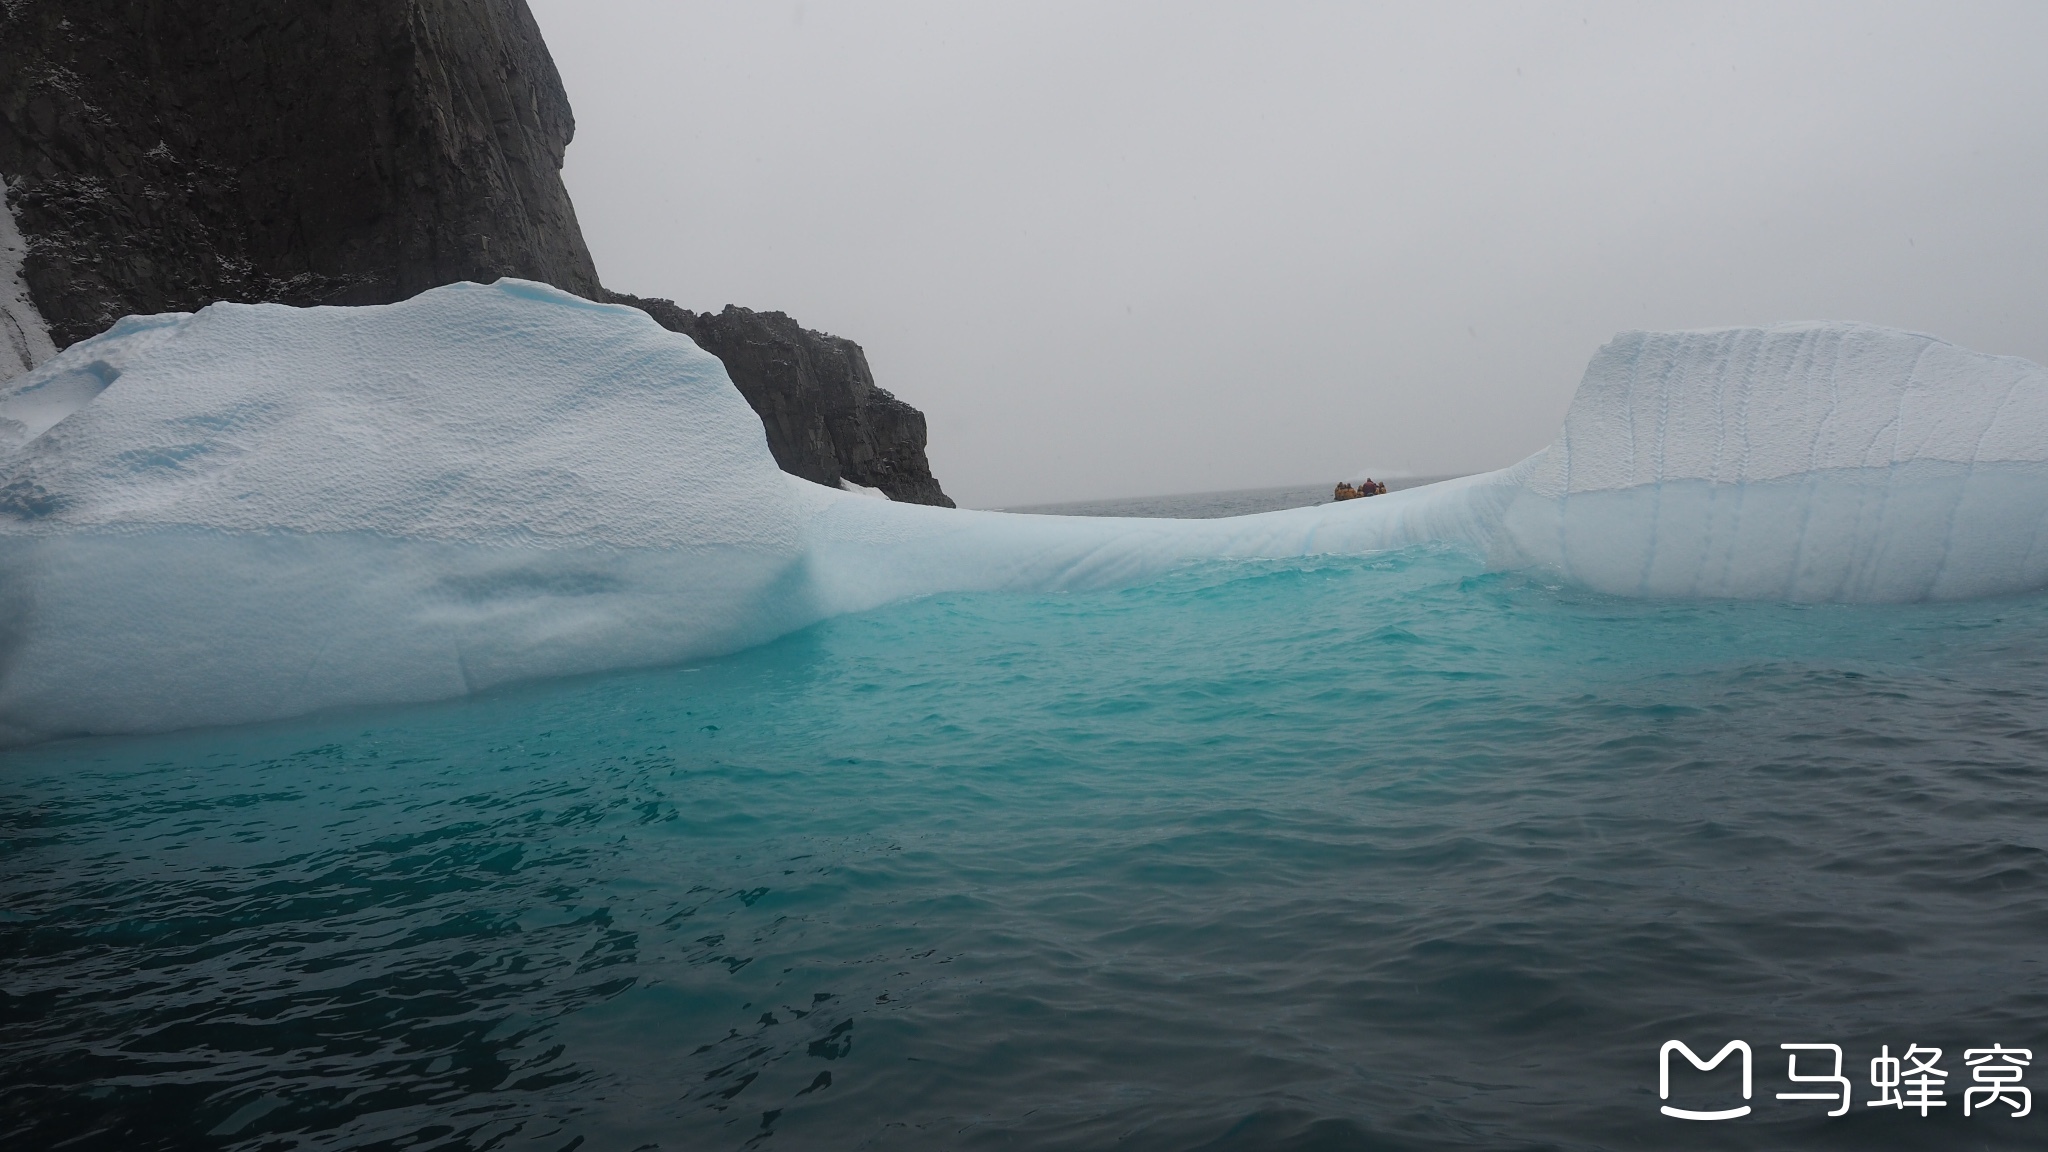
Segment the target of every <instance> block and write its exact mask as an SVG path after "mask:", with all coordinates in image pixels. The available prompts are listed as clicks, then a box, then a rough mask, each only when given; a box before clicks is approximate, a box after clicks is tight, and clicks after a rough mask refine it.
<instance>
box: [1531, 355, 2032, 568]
mask: <svg viewBox="0 0 2048 1152" xmlns="http://www.w3.org/2000/svg"><path fill="white" fill-rule="evenodd" d="M2044 461H2048V373H2044V371H2043V370H2042V368H2041V366H2040V365H2038V364H2034V363H2032V362H2030V361H2026V360H2020V359H2016V358H2014V357H2009V356H1986V355H1984V354H1982V353H1977V352H1971V351H1969V350H1967V349H1963V348H1958V347H1956V346H1955V345H1953V344H1949V343H1946V342H1944V341H1941V340H1937V339H1935V338H1934V337H1931V336H1922V335H1918V334H1915V333H1909V332H1900V331H1896V330H1893V329H1889V328H1878V327H1874V326H1871V325H1867V324H1841V323H1805V324H1781V325H1778V326H1775V327H1772V328H1761V329H1759V328H1733V329H1726V330H1721V331H1710V332H1631V333H1626V334H1624V335H1622V336H1618V337H1616V338H1615V339H1614V340H1613V341H1612V342H1610V343H1609V344H1607V345H1606V346H1605V347H1603V348H1602V349H1600V351H1599V353H1598V354H1597V355H1595V356H1594V358H1593V362H1592V363H1591V364H1590V365H1589V366H1588V367H1587V369H1586V376H1585V380H1584V382H1583V383H1581V384H1580V386H1579V391H1578V395H1577V396H1576V397H1574V398H1573V400H1572V406H1571V410H1570V412H1569V413H1568V414H1567V415H1566V417H1565V427H1564V431H1563V433H1562V434H1561V435H1560V436H1559V437H1558V439H1557V441H1556V442H1555V443H1553V444H1552V445H1551V446H1550V447H1548V448H1546V449H1544V450H1543V451H1542V452H1539V453H1537V454H1536V455H1535V456H1534V457H1531V458H1530V459H1529V460H1527V461H1525V462H1523V463H1522V464H1520V465H1517V466H1516V467H1515V468H1513V469H1509V470H1508V471H1507V472H1506V473H1503V474H1501V475H1502V476H1503V477H1507V478H1512V479H1513V481H1514V482H1515V483H1516V484H1517V486H1518V487H1519V488H1520V489H1521V491H1519V492H1518V493H1517V495H1516V498H1515V499H1514V500H1513V501H1512V502H1511V505H1510V509H1509V512H1508V514H1507V515H1506V517H1505V519H1504V522H1503V525H1502V528H1501V531H1500V532H1499V534H1498V535H1497V537H1496V538H1495V540H1494V541H1493V544H1492V548H1491V552H1492V554H1493V556H1494V559H1495V561H1496V562H1497V563H1502V564H1537V565H1542V566H1546V567H1550V568H1554V569H1557V570H1558V571H1560V572H1562V573H1563V574H1564V575H1566V576H1567V577H1569V578H1571V579H1573V580H1574V581H1576V582H1578V583H1581V584H1584V585H1586V586H1588V587H1592V588H1596V589H1599V590H1601V591H1606V592H1616V593H1622V594H1636V595H1650V596H1740V597H1755V598H1782V599H1789V600H1840V601H1904V600H1918V599H1926V598H1956V597H1964V596H1983V595H1994V594H1998V593H2002V592H2014V591H2019V590H2023V589H2029V588H2038V587H2041V586H2043V585H2044V584H2048V548H2044V543H2048V541H2044V527H2048V523H2044V517H2048V467H2044Z"/></svg>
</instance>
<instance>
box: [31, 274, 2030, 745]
mask: <svg viewBox="0 0 2048 1152" xmlns="http://www.w3.org/2000/svg"><path fill="white" fill-rule="evenodd" d="M2044 449H2048V380H2044V373H2043V371H2042V369H2041V368H2040V367H2038V366H2036V365H2033V364H2030V363H2028V362H2025V361H2021V360H2014V359H2010V358H2000V357H1991V356H1982V355H1978V354H1976V353H1972V352H1968V351H1965V350H1963V349H1959V348H1955V347H1953V346H1951V345H1948V344H1944V343H1942V342H1941V341H1938V340H1934V339H1932V338H1929V337H1925V336H1915V335H1911V334H1908V333H1902V332H1894V331H1890V330H1886V329H1879V328H1871V327H1867V326H1861V325H1844V324H1805V325H1788V326H1781V327H1777V328H1771V329H1740V330H1729V331H1725V332H1695V333H1633V334H1628V335H1624V336H1621V337H1618V338H1617V339H1616V340H1615V341H1614V342H1612V343H1610V344H1609V345H1608V346H1606V347H1605V348H1603V349H1601V351H1600V353H1599V354H1598V355H1597V356H1596V357H1595V359H1594V361H1593V363H1592V365H1591V366H1590V367H1589V368H1588V370H1587V374H1586V381H1585V383H1584V384H1583V385H1582V387H1581V389H1580V392H1579V395H1578V397H1577V399H1576V400H1575V401H1574V402H1573V405H1572V408H1571V412H1570V414H1569V416H1568V417H1567V419H1566V427H1565V431H1564V433H1563V434H1562V435H1561V436H1560V438H1559V439H1558V441H1557V442H1556V443H1555V444H1553V445H1552V446H1551V447H1550V448H1548V449H1545V450H1544V451H1543V452H1540V453H1538V454H1537V455H1536V456H1533V457H1531V458H1530V459H1528V460H1526V461H1524V462H1522V463H1521V464H1518V465H1516V466H1514V467H1512V468H1508V469H1504V470H1502V471H1500V472H1495V473H1489V474H1487V475H1484V476H1475V477H1468V478H1466V479H1463V480H1457V481H1451V482H1448V483H1444V484H1435V485H1430V486H1427V487H1424V488H1417V489H1410V490H1407V491H1403V492H1397V493H1393V494H1391V495H1388V496H1380V497H1375V498H1373V499H1371V500H1356V501H1349V502H1346V503H1343V504H1330V505H1324V506H1322V507H1317V508H1301V509H1294V510H1290V511H1285V512H1273V513H1266V514H1263V515H1258V516H1243V517H1235V518H1228V519H1216V520H1145V519H1124V518H1116V519H1095V518H1086V517H1059V516H1028V515H1015V514H1006V513H997V512H972V511H956V510H952V509H944V508H933V507H926V506H922V505H913V504H899V503H892V502H888V501H881V500H872V499H866V498H863V497H862V496H857V495H853V494H850V493H846V492H841V491H836V490H832V489H827V488H824V487H821V486H818V485H814V484H810V483H807V482H804V481H801V480H797V479H795V478H793V477H790V476H787V475H785V474H783V473H782V472H780V471H778V470H777V469H776V467H775V464H774V461H773V459H772V458H771V457H770V455H769V453H768V450H767V446H766V442H765V439H764V436H763V433H762V430H761V425H760V422H759V420H758V419H757V418H756V417H755V415H754V413H753V412H752V410H751V409H749V408H748V406H747V405H746V403H745V401H744V400H742V399H741V397H740V396H739V394H738V393H737V392H736V391H735V390H734V389H733V388H732V386H731V383H730V382H729V381H728V380H727V378H726V376H725V372H724V368H723V366H722V365H721V364H720V363H719V362H718V361H717V360H716V359H715V358H713V357H710V356H708V355H706V354H704V353H703V352H701V351H699V350H698V349H697V347H696V346H695V345H694V344H692V343H691V342H690V341H689V340H688V338H686V337H683V336H680V335H677V334H675V333H671V332H668V331H666V330H664V329H662V328H660V327H659V326H657V325H655V324H654V323H653V322H652V321H650V320H649V319H648V318H647V317H646V316H645V315H644V314H643V313H641V312H639V311H637V310H634V309H629V308H621V307H612V306H607V305H598V304H592V303H590V302H588V301H585V300H582V299H579V298H577V297H574V296H570V295H568V294H566V293H562V292H558V291H556V290H554V289H552V288H548V287H546V286H543V285H536V284H530V283H525V282H521V281H515V280H506V281H500V282H499V283H497V284H495V285H490V286H483V285H475V284H460V285H453V286H450V287H446V288H440V289H436V290H434V291H431V292H427V293H424V294H422V295H420V296H418V297H415V298H413V299H412V300H409V301H406V302H403V303H400V304H393V305H388V306H382V307H374V308H356V309H335V308H314V309H292V308H284V307H279V306H273V305H257V306H245V305H228V304H221V305H215V306H213V307H209V308H207V309H204V310H203V311H201V312H198V313H194V314H189V315H184V314H180V315H169V316H157V317H131V318H129V319H128V320H125V321H123V322H122V323H121V324H119V325H117V326H116V327H115V328H114V329H113V330H112V331H110V332H108V333H107V334H106V335H104V336H101V337H98V338H95V339H93V340H90V341H86V342H84V343H81V344H79V345H76V346H74V347H72V348H70V349H68V350H66V351H65V352H63V353H62V354H60V355H58V356H57V357H56V358H55V359H53V360H51V361H50V362H49V363H46V364H44V365H42V366H41V367H40V368H38V369H37V370H36V371H35V372H33V373H31V374H29V375H27V376H24V377H22V378H21V379H19V380H17V381H14V382H12V383H11V384H9V385H7V386H5V387H4V388H0V742H19V741H24V740H35V739H44V738H48V737H52V736H59V735H66V734H72V733H101V732H120V731H149V730H158V729H166V728H175V727H182V726H189V725H194V724H208V723H232V722H241V721H248V720H257V719H265V718H271V717H282V716H289V715H294V714H298V713H303V712H306V711H310V710H313V709H318V708H323V707H331V706H335V705H344V704H366V703H388V702H399V701H413V700H429V699H437V698H445V697H450V696H457V695H461V694H464V693H468V692H473V691H476V690H479V689H481V688H485V687H488V686H490V685H494V684H499V683H504V682H507V681H511V680H519V679H529V678H535V677H542V676H552V675H563V674H571V673H578V672H588V671H597V670H603V669H611V668H623V667H632V666H638V665H650V664H658V663H664V662H671V661H676V660H684V659H690V658H694V657H699V656H704V655H710V654H714V653H719V652H726V651H732V650H734V649H737V648H740V647H744V646H746V645H749V644H754V643H759V642H761V641H763V640H766V639H769V638H771V637H773V636H776V635H778V634H781V633H783V632H787V631H789V630H791V629H794V628H798V627H801V626H803V625H804V624H806V623H809V622H811V621H814V620H816V619H819V618H821V617H823V616H826V615H830V614H833V613H838V612H847V611H858V610H862V609H866V608H871V607H875V606H877V605H881V604H885V603H888V602H890V601H893V600H898V599H902V598H905V597H909V596H917V595H923V594H929V593H934V592H945V591H964V590H978V589H1013V590H1022V591H1042V590H1051V589H1066V588H1083V587H1091V586H1102V585H1107V584H1114V583H1119V582H1128V581H1132V580H1137V579H1142V578H1144V577H1147V576H1149V575H1153V574H1156V573H1158V572H1161V571H1163V570H1165V569H1167V568H1169V567H1171V566H1174V565H1177V564H1182V563H1186V562H1189V561H1195V560H1205V559H1218V558H1230V557H1241V558H1284V557H1290V556H1301V555H1310V554H1318V553H1356V552H1368V551H1374V550H1379V549H1387V548H1397V547H1405V546H1410V545H1416V544H1429V543H1440V544H1450V545H1456V546H1461V547H1464V548H1467V549H1469V550H1471V551H1473V552H1474V553H1476V554H1479V555H1483V556H1485V557H1487V558H1488V560H1489V561H1490V562H1491V563H1493V564H1494V565H1496V566H1518V565H1535V566H1542V567H1547V568H1549V569H1552V570H1554V571H1556V572H1558V573H1560V574H1561V575H1563V576H1564V577H1565V578H1567V579H1570V580H1573V581H1576V582H1578V583H1581V584H1583V585H1586V586H1589V587H1592V588H1596V589H1601V590H1606V591H1613V592H1619V593H1625V594H1645V595H1711V596H1759V597H1782V598H1791V599H1810V600H1828V599H1834V600H1912V599H1919V598H1926V597H1953V596H1969V595H1986V594H1995V593H2003V592H2016V591H2022V590H2026V589H2033V588H2039V587H2042V586H2044V585H2048V548H2044V547H2043V544H2042V540H2043V529H2044V517H2048V465H2044V463H2043V461H2044V459H2048V451H2044Z"/></svg>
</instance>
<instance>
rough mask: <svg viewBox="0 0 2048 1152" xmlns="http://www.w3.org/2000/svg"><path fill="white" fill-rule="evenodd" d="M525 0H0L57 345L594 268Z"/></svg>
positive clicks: (11, 149) (19, 157)
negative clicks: (242, 314) (266, 306)
mask: <svg viewBox="0 0 2048 1152" xmlns="http://www.w3.org/2000/svg"><path fill="white" fill-rule="evenodd" d="M574 131H575V121H574V120H573V118H572V117H571V115H570V112H569V100H568V97H567V96H566V95H565V94H564V92H563V90H562V83H561V79H560V77H559V76H558V75H557V74H556V72H555V67H554V62H553V61H552V59H551V58H550V57H549V56H548V51H547V46H546V45H545V44H544V43H543V42H542V40H541V36H540V29H539V27H538V25H536V24H535V23H534V20H533V15H532V13H531V12H529V11H528V10H527V7H526V4H525V2H524V0H291V2H284V0H8V2H7V3H6V4H5V5H4V7H0V174H4V175H5V176H6V177H7V181H8V186H9V187H8V200H9V202H10V206H11V207H12V208H13V210H14V216H15V219H16V221H17V222H18V223H19V225H20V229H21V232H22V233H23V234H24V235H25V236H26V237H27V239H28V252H27V258H26V261H25V263H24V265H23V267H22V269H21V272H22V278H23V279H24V280H25V281H26V283H27V287H28V291H29V294H30V296H31V297H32V298H33V300H34V302H35V304H36V306H37V308H38V309H39V310H40V312H41V314H42V317H43V319H44V320H46V321H47V322H48V325H49V329H50V334H51V336H52V337H53V338H54V340H55V343H56V346H57V347H60V348H61V347H63V346H65V345H67V344H70V343H72V342H74V341H77V340H81V339H83V338H85V337H87V336H91V335H94V334H96V333H98V332H100V331H102V330H104V329H105V328H106V327H107V326H108V325H109V324H111V323H112V322H113V321H114V320H116V319H118V318H120V317H121V316H124V315H126V314H128V313H131V312H164V311H185V310H190V309H194V308H198V307H202V306H204V305H206V304H208V303H211V302H213V301H215V300H243V301H260V300H274V301H281V302H284V303H288V304H315V303H336V304H372V303H383V302H388V301H392V300H400V299H404V298H406V297H408V296H411V295H413V294H414V293H417V292H420V291H422V290H424V289H426V288H431V287H434V286H435V285H439V284H446V283H449V282H452V281H456V280H485V281H488V280H493V279H496V278H497V277H499V276H504V275H512V276H522V277H527V278H530V279H535V280H545V281H547V282H549V283H552V284H554V285H556V286H558V287H561V288H566V289H568V290H570V291H572V292H577V293H579V294H582V295H586V296H589V295H595V294H596V293H597V292H598V291H599V288H598V282H597V272H596V269H595V268H594V267H593V265H592V264H591V260H590V253H589V251H588V250H587V249H586V248H585V247H584V244H583V234H582V231H581V230H580V229H579V228H578V227H577V224H576V213H575V209H574V208H572V207H571V206H570V203H569V196H568V192H567V191H566V190H565V189H564V188H563V186H562V181H561V175H560V168H561V164H562V152H563V149H565V148H566V147H567V146H568V144H569V138H570V136H571V135H572V134H573V133H574Z"/></svg>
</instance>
